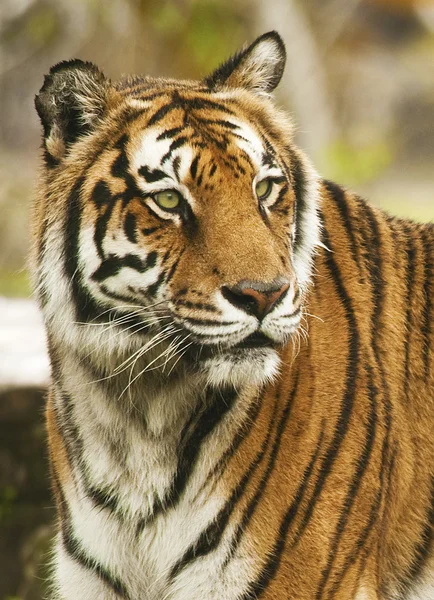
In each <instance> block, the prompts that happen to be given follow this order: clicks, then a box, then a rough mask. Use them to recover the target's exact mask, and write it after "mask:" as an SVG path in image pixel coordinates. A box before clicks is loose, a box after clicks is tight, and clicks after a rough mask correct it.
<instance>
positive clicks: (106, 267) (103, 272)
mask: <svg viewBox="0 0 434 600" xmlns="http://www.w3.org/2000/svg"><path fill="white" fill-rule="evenodd" d="M157 258H158V254H157V252H155V251H152V252H150V253H149V254H148V256H147V257H146V259H145V260H142V259H141V258H140V257H138V256H136V255H135V254H126V255H125V256H123V257H122V258H119V257H118V256H114V255H113V254H112V255H109V256H108V258H106V259H105V260H103V261H102V262H101V264H100V266H99V267H98V268H97V269H96V271H94V273H92V279H93V280H94V281H103V280H104V279H107V278H108V277H113V276H114V275H117V274H118V273H119V271H120V270H121V269H123V268H124V267H128V268H130V269H134V270H135V271H138V272H139V273H144V272H145V271H147V270H148V269H152V268H153V267H155V265H156V264H157Z"/></svg>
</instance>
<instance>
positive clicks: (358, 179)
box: [320, 139, 393, 186]
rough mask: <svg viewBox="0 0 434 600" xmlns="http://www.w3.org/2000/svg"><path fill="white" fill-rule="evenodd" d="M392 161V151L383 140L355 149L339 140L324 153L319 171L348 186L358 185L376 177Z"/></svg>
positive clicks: (344, 141)
mask: <svg viewBox="0 0 434 600" xmlns="http://www.w3.org/2000/svg"><path fill="white" fill-rule="evenodd" d="M392 159H393V152H392V149H391V147H390V145H389V144H388V143H387V142H385V141H383V140H376V141H373V142H372V143H370V144H366V145H364V146H359V147H356V146H354V145H351V144H349V143H348V142H347V141H346V140H343V139H340V140H336V141H335V142H334V143H333V144H331V145H330V146H329V147H328V148H327V149H326V150H325V151H324V153H323V156H322V157H321V158H320V165H321V169H320V170H321V171H322V172H323V173H324V174H325V175H326V177H327V178H329V179H334V180H336V181H339V182H342V183H345V185H349V186H352V185H360V184H363V183H367V182H368V181H371V180H372V179H375V178H376V177H378V176H379V175H380V174H381V173H382V172H383V171H384V170H385V169H386V167H388V166H389V165H390V163H391V162H392Z"/></svg>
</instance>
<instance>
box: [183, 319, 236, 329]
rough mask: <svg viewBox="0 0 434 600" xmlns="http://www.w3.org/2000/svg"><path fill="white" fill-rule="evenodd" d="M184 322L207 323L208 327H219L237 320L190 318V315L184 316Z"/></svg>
mask: <svg viewBox="0 0 434 600" xmlns="http://www.w3.org/2000/svg"><path fill="white" fill-rule="evenodd" d="M184 321H185V322H187V323H192V324H193V325H207V326H210V327H221V326H224V325H236V324H237V321H217V320H215V319H192V318H191V317H188V318H185V319H184Z"/></svg>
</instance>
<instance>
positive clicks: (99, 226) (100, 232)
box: [93, 194, 120, 259]
mask: <svg viewBox="0 0 434 600" xmlns="http://www.w3.org/2000/svg"><path fill="white" fill-rule="evenodd" d="M119 199H120V195H119V194H117V195H116V196H113V197H112V198H111V202H108V203H107V205H106V208H105V210H104V212H103V213H102V214H100V215H99V216H98V217H97V219H96V223H95V229H94V232H93V241H94V243H95V247H96V249H97V252H98V256H99V257H100V258H102V259H103V258H104V248H103V245H104V239H105V236H106V233H107V227H108V224H109V222H110V219H111V216H112V214H113V211H114V209H115V207H116V205H117V202H118V201H119Z"/></svg>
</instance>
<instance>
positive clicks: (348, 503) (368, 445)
mask: <svg viewBox="0 0 434 600" xmlns="http://www.w3.org/2000/svg"><path fill="white" fill-rule="evenodd" d="M367 371H368V373H367V375H368V381H369V384H368V395H369V414H368V425H367V432H366V439H365V443H364V446H363V450H362V452H361V453H360V455H359V456H358V460H357V466H356V470H355V473H354V476H353V479H352V481H351V484H350V487H349V489H348V492H347V495H346V497H345V500H344V503H343V507H342V510H341V513H340V515H339V520H338V523H337V526H336V531H335V534H334V536H333V540H332V543H331V547H330V550H329V552H328V559H327V564H326V566H325V568H324V569H323V571H322V573H321V579H320V581H319V584H318V588H317V591H316V595H315V598H316V600H321V598H322V594H323V591H324V589H325V586H326V584H327V581H328V579H329V576H330V573H331V571H332V569H333V566H334V562H335V560H336V556H337V553H338V548H339V544H340V542H341V539H342V535H343V533H344V530H345V527H346V525H347V522H348V518H349V515H350V512H351V509H352V507H353V504H354V501H355V499H356V496H357V493H358V492H359V489H360V485H361V483H362V479H363V476H364V474H365V473H366V469H367V468H368V464H369V461H370V458H371V454H372V449H373V446H374V440H375V435H376V430H377V394H378V390H377V388H376V386H375V385H374V382H373V373H372V368H371V367H367Z"/></svg>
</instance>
